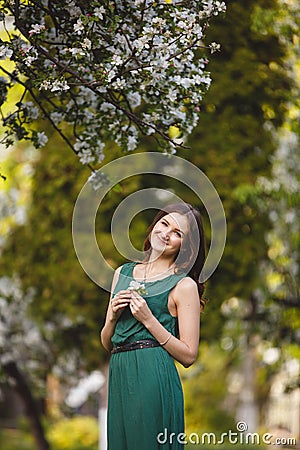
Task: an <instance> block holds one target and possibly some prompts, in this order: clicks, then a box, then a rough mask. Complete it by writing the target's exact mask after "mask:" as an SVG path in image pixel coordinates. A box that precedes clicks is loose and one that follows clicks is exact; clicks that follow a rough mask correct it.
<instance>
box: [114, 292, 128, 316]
mask: <svg viewBox="0 0 300 450" xmlns="http://www.w3.org/2000/svg"><path fill="white" fill-rule="evenodd" d="M131 294H132V292H131V291H129V290H125V291H119V292H117V294H116V295H115V296H114V297H113V298H112V299H111V312H112V320H118V318H119V317H120V315H121V314H122V312H123V311H124V309H125V308H126V306H128V305H129V303H130V301H131Z"/></svg>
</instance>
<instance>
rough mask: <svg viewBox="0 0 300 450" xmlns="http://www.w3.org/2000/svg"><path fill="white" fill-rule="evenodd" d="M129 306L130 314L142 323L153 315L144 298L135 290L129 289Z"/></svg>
mask: <svg viewBox="0 0 300 450" xmlns="http://www.w3.org/2000/svg"><path fill="white" fill-rule="evenodd" d="M129 307H130V311H131V313H132V315H133V316H134V317H135V318H136V319H137V320H138V321H139V322H141V323H143V324H145V322H147V321H148V320H149V319H151V317H153V314H152V312H151V310H150V308H149V306H148V305H147V302H146V300H145V299H144V298H143V297H141V296H140V295H139V294H138V293H137V292H136V291H131V302H130V304H129Z"/></svg>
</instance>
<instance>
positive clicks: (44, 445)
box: [3, 361, 50, 450]
mask: <svg viewBox="0 0 300 450" xmlns="http://www.w3.org/2000/svg"><path fill="white" fill-rule="evenodd" d="M3 369H4V371H5V373H6V374H7V375H8V376H9V377H10V378H12V379H13V380H14V382H15V390H16V392H17V393H18V395H19V396H20V398H21V400H22V402H23V405H24V408H25V414H26V416H27V418H28V421H29V425H30V428H31V432H32V435H33V437H34V439H35V443H36V448H37V450H49V449H50V446H49V443H48V441H47V440H46V438H45V434H44V429H43V426H42V423H41V420H40V413H39V411H38V407H37V404H36V401H35V399H34V398H33V396H32V393H31V391H30V389H29V386H28V384H27V381H26V379H25V377H24V375H23V374H22V372H21V371H20V370H19V368H18V366H17V364H16V363H15V362H13V361H10V362H8V363H7V364H4V365H3Z"/></svg>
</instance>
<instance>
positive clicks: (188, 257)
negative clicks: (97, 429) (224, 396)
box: [101, 203, 205, 450]
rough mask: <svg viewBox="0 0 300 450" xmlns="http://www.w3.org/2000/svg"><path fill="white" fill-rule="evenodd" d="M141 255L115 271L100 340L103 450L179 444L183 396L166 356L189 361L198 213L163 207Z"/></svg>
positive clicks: (194, 329) (198, 265) (193, 339)
mask: <svg viewBox="0 0 300 450" xmlns="http://www.w3.org/2000/svg"><path fill="white" fill-rule="evenodd" d="M144 251H145V260H144V261H143V262H140V263H136V262H131V263H126V264H124V265H123V266H121V267H120V268H118V269H117V270H116V272H115V277H114V280H113V284H112V295H111V299H110V302H109V306H108V310H107V316H106V321H105V325H104V327H103V329H102V331H101V341H102V344H103V346H104V347H105V349H106V350H107V351H110V352H111V353H112V355H111V359H110V373H109V399H108V450H158V449H172V450H175V449H176V450H179V449H183V448H184V443H183V441H184V439H183V435H182V433H183V432H184V417H183V395H182V387H181V383H180V380H179V376H178V373H177V370H176V367H175V365H174V359H175V360H177V361H178V362H179V363H181V364H182V365H183V366H184V367H189V366H190V365H191V364H193V362H194V361H195V359H196V357H197V353H198V345H199V328H200V311H201V309H202V308H203V307H204V304H205V302H204V300H203V299H202V294H203V285H202V284H200V283H199V281H198V280H199V275H200V272H201V269H202V267H203V265H204V260H205V244H204V233H203V227H202V222H201V217H200V213H199V212H198V211H197V210H196V209H194V208H193V207H192V206H191V205H189V204H187V203H178V204H174V205H168V206H167V207H165V208H164V209H163V210H161V211H160V212H159V213H158V214H157V215H156V217H155V218H154V220H153V223H152V224H151V226H150V227H149V229H148V233H147V237H146V240H145V243H144Z"/></svg>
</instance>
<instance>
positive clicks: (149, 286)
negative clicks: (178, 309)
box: [112, 262, 186, 345]
mask: <svg viewBox="0 0 300 450" xmlns="http://www.w3.org/2000/svg"><path fill="white" fill-rule="evenodd" d="M136 264H137V263H135V262H132V263H127V264H124V265H123V266H122V268H121V271H120V274H119V279H118V281H117V284H116V286H115V289H114V292H113V295H115V294H116V293H117V292H119V291H121V290H125V289H128V286H129V284H130V282H131V281H132V280H134V278H133V269H134V267H135V265H136ZM185 276H186V275H185V274H171V275H169V276H168V277H165V278H162V279H160V280H156V281H150V282H146V283H144V284H145V288H146V294H142V297H143V298H145V300H146V302H147V305H148V306H149V308H150V310H151V312H152V314H153V315H154V316H155V317H156V318H157V320H158V321H159V322H160V323H161V324H162V325H163V326H164V327H165V328H166V329H167V330H168V331H170V332H171V333H172V334H173V335H174V336H176V335H177V318H176V317H174V316H172V315H171V314H170V311H169V309H168V298H169V293H170V291H171V290H172V289H173V288H174V287H175V285H176V284H177V283H178V281H179V280H181V279H182V278H184V277H185ZM140 339H153V336H152V334H151V333H149V331H148V330H147V329H146V328H145V327H144V325H143V324H142V323H141V322H139V321H138V320H137V319H135V317H133V315H132V313H131V311H130V309H129V306H127V307H126V308H125V310H124V311H123V312H122V314H121V316H120V319H119V320H118V322H117V325H116V328H115V332H114V335H113V337H112V343H113V345H120V344H124V343H125V342H133V341H137V340H140Z"/></svg>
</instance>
